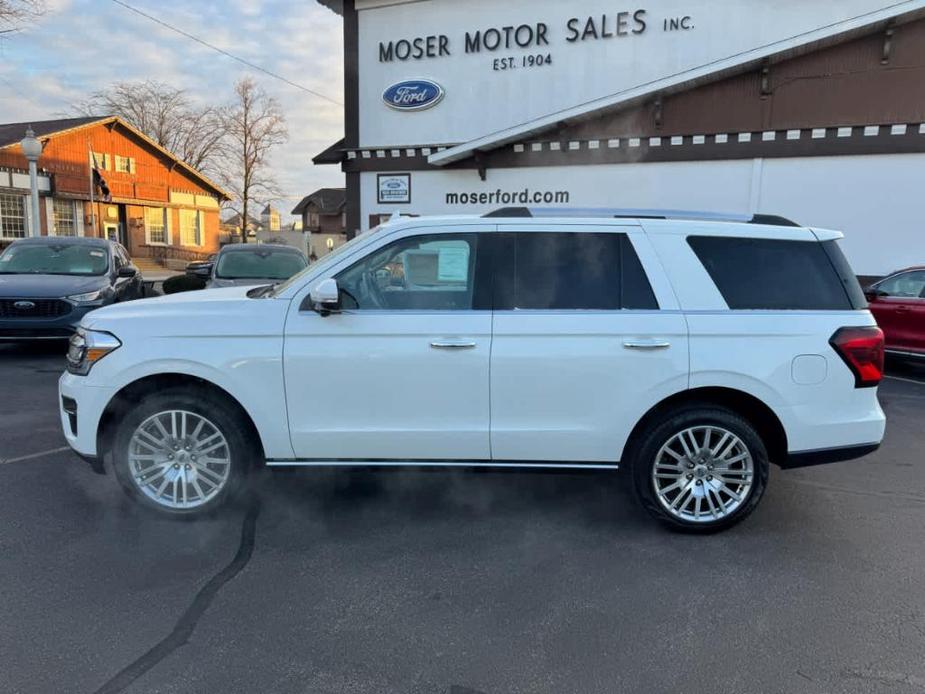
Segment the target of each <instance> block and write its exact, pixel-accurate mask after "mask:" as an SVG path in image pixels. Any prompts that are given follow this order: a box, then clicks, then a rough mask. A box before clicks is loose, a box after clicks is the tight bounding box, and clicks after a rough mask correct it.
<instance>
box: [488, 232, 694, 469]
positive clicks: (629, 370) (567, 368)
mask: <svg viewBox="0 0 925 694" xmlns="http://www.w3.org/2000/svg"><path fill="white" fill-rule="evenodd" d="M500 229H501V230H503V231H510V233H503V234H501V235H499V238H498V241H497V244H498V247H499V252H498V253H497V261H498V267H497V268H496V270H495V288H496V292H495V297H494V300H495V306H496V311H495V314H494V328H493V339H492V357H491V445H492V455H493V457H494V459H495V460H542V461H557V462H558V461H568V462H610V463H614V462H617V461H619V459H620V457H621V454H622V449H623V446H624V444H625V442H626V439H627V437H628V436H629V434H630V432H631V430H632V428H633V427H634V426H635V424H636V422H637V421H638V420H639V418H640V417H641V416H642V415H643V414H644V413H645V412H646V411H647V410H648V409H650V408H651V407H652V406H653V405H655V404H656V403H658V402H659V401H660V400H662V399H663V398H665V397H667V396H668V395H671V394H673V393H675V392H678V391H679V390H683V389H684V388H686V387H687V383H688V339H687V323H686V321H685V319H684V317H683V315H681V314H680V313H678V312H669V311H660V310H659V302H658V300H657V299H656V295H655V294H654V293H653V290H652V287H651V284H652V283H651V282H650V281H649V279H648V278H649V277H651V276H652V275H653V274H654V272H658V269H653V267H649V266H648V265H652V264H653V263H652V261H651V258H650V257H649V254H647V253H637V251H636V248H637V242H638V243H642V244H644V239H643V238H642V237H641V232H639V230H638V229H636V228H631V227H617V226H615V227H605V228H602V229H594V228H590V227H588V228H581V227H574V226H573V227H563V228H550V230H549V231H548V232H535V231H531V232H529V233H516V228H514V227H512V228H511V229H508V228H506V227H505V226H501V227H500ZM634 236H635V237H639V238H637V239H636V240H633V237H634ZM640 256H642V257H646V258H647V261H646V262H645V263H643V262H641V261H640Z"/></svg>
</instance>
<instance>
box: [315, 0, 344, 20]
mask: <svg viewBox="0 0 925 694" xmlns="http://www.w3.org/2000/svg"><path fill="white" fill-rule="evenodd" d="M318 3H319V4H321V5H324V6H325V7H327V8H328V9H329V10H331V11H333V12H336V13H337V14H339V15H341V16H343V14H344V0H318Z"/></svg>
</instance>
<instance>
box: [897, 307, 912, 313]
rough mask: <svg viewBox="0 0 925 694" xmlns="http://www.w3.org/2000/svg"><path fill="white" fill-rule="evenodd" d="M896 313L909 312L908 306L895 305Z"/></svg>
mask: <svg viewBox="0 0 925 694" xmlns="http://www.w3.org/2000/svg"><path fill="white" fill-rule="evenodd" d="M896 313H909V307H908V306H897V307H896Z"/></svg>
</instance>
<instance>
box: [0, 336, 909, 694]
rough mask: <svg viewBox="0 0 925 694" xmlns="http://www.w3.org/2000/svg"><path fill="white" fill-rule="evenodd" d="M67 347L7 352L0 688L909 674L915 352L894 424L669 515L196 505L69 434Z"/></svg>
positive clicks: (774, 682) (362, 688)
mask: <svg viewBox="0 0 925 694" xmlns="http://www.w3.org/2000/svg"><path fill="white" fill-rule="evenodd" d="M62 365H63V357H62V354H61V350H60V347H41V348H35V347H18V346H4V347H0V384H2V386H0V387H2V391H0V392H2V394H3V397H2V398H0V420H2V429H0V431H2V434H0V596H2V598H0V605H2V619H0V662H2V667H0V691H2V692H43V693H44V692H98V691H102V692H117V691H126V692H207V691H208V692H313V693H315V692H376V693H377V694H378V693H382V692H447V693H452V694H476V693H478V692H482V693H484V694H495V693H501V692H505V693H510V692H618V691H627V692H643V691H645V692H667V691H689V692H759V691H760V692H835V691H837V692H879V691H888V692H898V693H899V692H921V691H923V690H925V658H923V657H922V654H923V653H925V553H923V551H922V547H923V539H922V538H923V536H925V535H923V533H925V465H923V461H922V457H923V449H925V446H923V443H925V433H923V429H922V423H923V421H925V368H922V367H915V366H910V365H902V364H896V365H893V367H892V369H891V374H892V376H891V378H889V379H887V380H886V381H885V382H884V384H883V386H882V388H881V400H882V402H883V404H884V407H885V409H886V411H887V415H888V418H889V425H888V432H887V438H886V441H885V443H884V446H883V447H882V448H881V450H880V451H879V452H877V453H876V454H874V455H872V456H870V457H868V458H866V459H864V460H860V461H855V462H850V463H841V464H835V465H830V466H822V467H817V468H808V469H803V470H799V471H793V472H789V473H782V472H781V471H779V470H778V469H776V468H774V469H773V470H772V474H771V481H770V487H769V490H768V493H767V495H766V497H765V499H764V502H763V503H762V505H761V506H760V507H759V509H758V511H757V512H756V513H755V514H754V516H753V517H752V518H751V519H750V520H748V521H747V522H745V523H743V524H742V525H740V526H737V527H736V528H734V529H733V530H731V531H729V532H726V533H723V534H719V535H714V536H708V537H696V536H686V535H680V534H675V533H670V532H666V531H665V530H663V529H662V528H660V527H658V526H657V525H655V524H653V522H652V521H651V520H650V519H649V518H648V516H646V515H645V514H644V513H643V512H642V511H641V510H640V509H638V508H637V507H636V506H635V504H634V503H633V502H632V500H631V498H630V496H629V493H628V490H627V489H626V488H625V485H624V484H623V482H622V480H621V479H620V476H617V477H616V478H614V477H612V476H608V475H606V474H601V473H596V474H590V473H586V474H570V475H565V474H548V473H547V474H541V473H529V474H528V473H517V474H503V473H481V474H478V473H455V474H447V473H439V474H437V473H425V472H417V473H413V472H394V471H393V472H379V473H369V474H367V473H343V472H342V473H328V472H324V473H320V472H305V471H299V472H282V473H275V474H265V475H263V476H261V477H260V478H259V479H258V480H257V485H256V486H257V493H256V494H255V496H254V498H253V499H252V500H250V501H247V502H245V503H244V504H242V506H241V508H238V509H235V510H233V511H232V512H229V513H228V514H226V515H225V516H223V517H221V518H218V519H214V520H210V521H206V522H188V523H184V522H167V521H162V520H159V519H157V518H153V517H151V516H150V515H148V514H146V513H143V512H141V511H139V510H138V509H137V508H135V507H134V506H132V505H131V504H129V503H128V502H127V500H126V499H125V498H124V497H123V494H122V492H121V491H120V490H119V488H118V486H117V484H116V482H115V481H114V480H113V479H112V478H111V477H99V476H97V475H95V474H93V473H92V472H91V470H90V469H89V467H87V466H86V465H85V464H84V463H82V462H81V461H80V460H78V459H77V458H76V457H75V456H74V455H72V454H71V453H70V452H69V451H68V450H67V449H65V448H64V445H65V444H64V440H63V437H62V436H61V434H60V431H59V423H58V419H57V408H56V405H55V386H56V381H57V377H58V374H59V373H60V371H61V369H62Z"/></svg>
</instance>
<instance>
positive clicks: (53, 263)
mask: <svg viewBox="0 0 925 694" xmlns="http://www.w3.org/2000/svg"><path fill="white" fill-rule="evenodd" d="M108 270H109V254H108V253H107V252H106V249H104V248H100V247H99V246H86V245H83V244H73V243H71V244H67V243H61V244H25V245H21V246H17V245H12V246H10V247H9V248H7V249H6V250H5V251H4V252H3V255H0V274H4V275H79V276H92V275H104V274H106V272H107V271H108Z"/></svg>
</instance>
